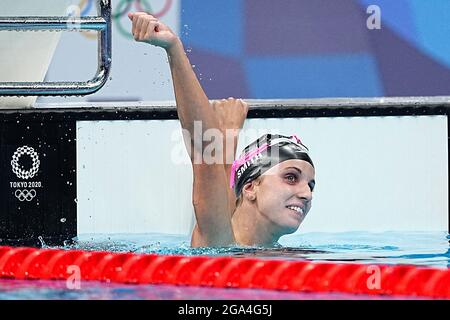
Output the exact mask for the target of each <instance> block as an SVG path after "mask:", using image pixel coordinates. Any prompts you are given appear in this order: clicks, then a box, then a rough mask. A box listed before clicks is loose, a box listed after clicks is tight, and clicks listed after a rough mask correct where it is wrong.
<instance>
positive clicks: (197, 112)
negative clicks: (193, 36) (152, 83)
mask: <svg viewBox="0 0 450 320" xmlns="http://www.w3.org/2000/svg"><path fill="white" fill-rule="evenodd" d="M167 55H168V58H169V64H170V70H171V72H172V79H173V85H174V91H175V99H176V103H177V112H178V117H179V119H180V122H181V126H182V128H183V129H186V130H188V131H189V133H190V134H191V137H192V139H194V122H195V121H201V128H202V130H200V132H195V133H196V134H203V132H204V131H205V130H207V129H210V128H217V126H218V124H217V121H216V118H215V116H214V110H213V109H212V108H211V106H210V103H209V100H208V97H207V96H206V94H205V92H204V91H203V88H202V86H201V85H200V83H199V81H198V79H197V76H196V75H195V73H194V70H193V69H192V66H191V64H190V62H189V59H188V57H187V56H186V54H185V52H184V48H183V44H182V43H181V41H177V43H176V44H174V45H173V46H172V47H171V48H169V49H167ZM197 131H198V130H197ZM200 138H201V137H200Z"/></svg>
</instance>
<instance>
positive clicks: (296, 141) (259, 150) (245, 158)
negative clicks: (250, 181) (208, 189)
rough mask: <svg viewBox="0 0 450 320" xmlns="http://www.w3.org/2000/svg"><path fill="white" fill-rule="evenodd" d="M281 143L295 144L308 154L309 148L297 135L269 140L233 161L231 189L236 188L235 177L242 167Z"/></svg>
mask: <svg viewBox="0 0 450 320" xmlns="http://www.w3.org/2000/svg"><path fill="white" fill-rule="evenodd" d="M281 143H293V144H295V145H296V146H297V147H298V148H299V150H298V151H299V152H304V153H308V151H309V150H308V148H307V147H306V146H305V145H304V144H303V143H302V141H301V140H300V138H298V137H297V136H296V135H292V136H290V137H278V138H273V139H270V140H269V143H267V142H266V143H264V144H263V145H262V146H260V147H258V148H256V149H255V150H252V151H250V152H248V153H245V154H243V155H242V156H241V157H240V158H239V159H237V160H234V161H233V165H232V167H231V176H230V188H233V187H234V184H235V181H234V179H235V176H236V171H237V169H239V167H240V166H242V165H244V164H245V163H246V162H248V161H251V160H253V159H254V158H256V157H257V156H258V155H260V154H261V153H263V152H264V151H266V150H267V149H268V148H269V147H272V146H275V145H278V144H281Z"/></svg>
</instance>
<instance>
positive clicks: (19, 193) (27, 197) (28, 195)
mask: <svg viewBox="0 0 450 320" xmlns="http://www.w3.org/2000/svg"><path fill="white" fill-rule="evenodd" d="M14 195H15V196H16V198H17V199H19V201H22V202H23V201H28V202H30V201H31V200H33V199H34V197H36V190H34V189H31V190H27V189H23V190H20V189H17V190H16V192H14Z"/></svg>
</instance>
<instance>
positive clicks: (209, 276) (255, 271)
mask: <svg viewBox="0 0 450 320" xmlns="http://www.w3.org/2000/svg"><path fill="white" fill-rule="evenodd" d="M73 266H77V267H78V268H79V271H80V280H97V281H106V282H116V283H126V284H172V285H185V286H205V287H215V288H248V289H269V290H283V291H296V292H322V293H323V292H330V293H331V292H337V293H350V294H369V295H400V296H417V297H433V298H448V299H450V269H439V268H428V267H417V266H406V265H394V266H390V265H364V264H333V263H315V262H308V261H289V260H266V259H256V258H234V257H206V256H198V257H187V256H164V255H155V254H133V253H112V252H96V251H81V250H56V249H35V248H12V247H0V278H10V279H41V280H49V279H54V280H65V279H68V278H69V277H70V276H71V275H72V274H71V273H70V272H69V271H68V270H73Z"/></svg>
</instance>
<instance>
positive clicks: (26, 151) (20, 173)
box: [11, 146, 41, 179]
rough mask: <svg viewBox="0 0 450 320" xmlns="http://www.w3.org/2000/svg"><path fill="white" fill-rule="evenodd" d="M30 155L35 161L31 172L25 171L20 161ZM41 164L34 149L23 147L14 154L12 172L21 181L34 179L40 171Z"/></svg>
mask: <svg viewBox="0 0 450 320" xmlns="http://www.w3.org/2000/svg"><path fill="white" fill-rule="evenodd" d="M24 155H28V156H29V157H31V160H32V161H33V163H32V166H31V168H30V169H29V170H23V169H22V168H21V167H20V165H19V160H20V158H21V157H22V156H24ZM40 164H41V162H40V161H39V155H38V154H37V152H36V151H34V149H33V148H32V147H28V146H23V147H20V148H18V149H17V150H16V152H14V155H13V157H12V160H11V166H12V171H13V172H14V173H15V174H16V176H17V177H18V178H20V179H30V178H33V177H34V176H35V175H36V173H37V172H38V171H39V165H40Z"/></svg>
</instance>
